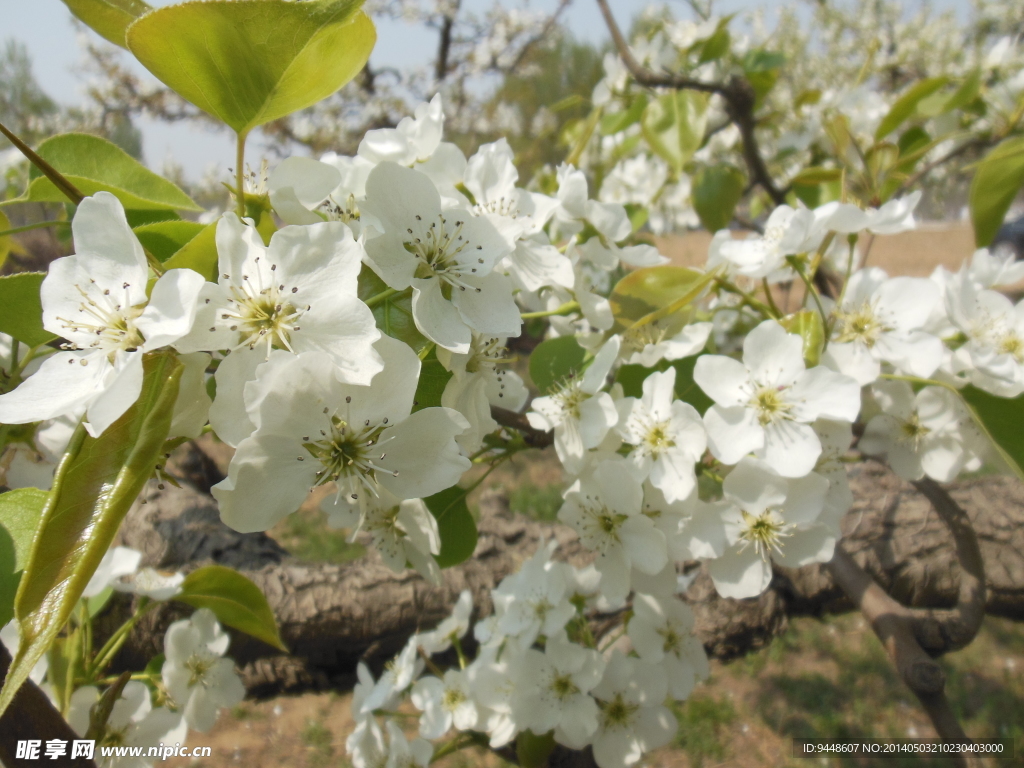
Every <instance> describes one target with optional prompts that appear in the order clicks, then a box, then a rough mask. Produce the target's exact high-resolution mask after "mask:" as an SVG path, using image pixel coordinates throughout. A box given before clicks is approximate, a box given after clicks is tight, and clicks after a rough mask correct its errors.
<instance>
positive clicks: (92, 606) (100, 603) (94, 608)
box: [85, 587, 114, 619]
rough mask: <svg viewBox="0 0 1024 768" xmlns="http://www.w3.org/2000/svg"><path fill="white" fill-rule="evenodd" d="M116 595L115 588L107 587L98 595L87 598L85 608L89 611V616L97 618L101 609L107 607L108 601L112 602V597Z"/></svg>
mask: <svg viewBox="0 0 1024 768" xmlns="http://www.w3.org/2000/svg"><path fill="white" fill-rule="evenodd" d="M113 596H114V588H113V587H106V588H104V590H103V591H102V592H100V593H99V594H98V595H93V596H92V597H87V598H85V609H86V611H88V613H89V618H90V619H92V618H95V617H96V616H97V615H98V614H99V612H100V611H102V610H103V609H104V608H106V607H107V603H109V602H110V598H111V597H113Z"/></svg>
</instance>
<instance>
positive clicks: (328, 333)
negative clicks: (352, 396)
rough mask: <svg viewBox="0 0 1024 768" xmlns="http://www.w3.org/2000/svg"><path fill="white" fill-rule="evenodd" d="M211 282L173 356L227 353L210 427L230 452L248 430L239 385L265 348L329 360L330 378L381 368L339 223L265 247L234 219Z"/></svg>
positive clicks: (251, 375)
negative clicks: (179, 353) (314, 354)
mask: <svg viewBox="0 0 1024 768" xmlns="http://www.w3.org/2000/svg"><path fill="white" fill-rule="evenodd" d="M217 252H218V269H219V276H218V282H217V283H216V284H214V283H207V284H206V285H205V287H204V289H203V293H202V296H203V302H202V304H201V305H200V309H199V312H198V316H197V318H196V323H195V327H194V329H193V330H192V332H191V333H190V334H189V335H188V336H186V337H185V338H183V339H181V340H179V341H178V342H177V344H176V346H177V348H178V349H179V350H181V351H182V352H194V351H197V350H209V351H216V350H229V354H228V355H227V357H226V358H225V359H224V360H222V361H221V363H220V366H219V367H218V368H217V374H216V379H217V398H216V400H215V401H214V403H213V406H212V407H211V409H210V423H211V424H212V426H213V428H214V429H215V430H216V432H217V434H218V436H219V437H220V438H221V439H222V440H224V441H226V442H227V443H228V444H229V445H232V446H236V447H237V445H238V443H239V442H241V441H242V440H244V439H245V438H246V437H248V436H249V434H251V432H252V423H251V422H250V421H249V419H248V418H246V410H245V397H244V395H243V392H244V389H245V386H246V383H247V382H250V381H252V380H254V379H255V378H256V368H257V367H258V366H259V365H260V364H261V363H264V362H266V361H268V360H269V359H270V357H271V352H272V350H285V351H287V352H289V353H292V354H301V353H303V352H312V351H318V352H323V353H324V354H326V355H329V356H330V358H331V364H332V368H333V370H334V371H335V376H336V377H337V378H338V380H339V381H342V382H345V383H349V384H369V383H370V380H371V379H372V378H373V376H374V375H375V374H376V373H377V372H379V371H380V370H381V368H382V366H383V363H382V361H381V358H380V356H379V355H378V354H377V352H376V351H374V348H373V343H374V342H375V341H376V340H377V339H379V338H380V335H381V334H380V331H379V330H377V327H376V324H375V322H374V318H373V313H372V312H371V311H370V308H369V307H367V306H366V305H365V304H363V302H361V301H360V300H359V298H358V297H357V295H356V294H357V282H356V281H357V278H358V275H359V269H360V267H361V265H362V258H363V254H364V252H363V249H362V246H360V245H359V244H358V243H357V242H356V241H355V240H354V239H353V238H352V233H351V231H350V230H349V229H348V228H347V227H346V226H345V225H344V224H341V223H338V222H320V223H318V224H311V225H309V226H302V227H285V228H284V229H282V230H279V231H278V232H275V233H274V235H273V237H272V238H271V239H270V245H269V246H265V245H264V244H263V240H262V238H261V237H260V234H259V232H257V231H256V228H255V227H254V226H253V225H252V223H251V222H242V221H241V220H239V219H238V217H237V216H235V215H234V214H233V213H227V214H225V215H224V216H223V217H222V218H221V220H220V222H218V224H217Z"/></svg>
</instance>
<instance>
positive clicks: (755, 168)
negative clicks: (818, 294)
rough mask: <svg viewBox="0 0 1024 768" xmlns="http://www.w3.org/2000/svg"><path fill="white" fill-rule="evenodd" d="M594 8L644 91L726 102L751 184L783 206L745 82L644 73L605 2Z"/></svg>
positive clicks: (753, 98)
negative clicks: (690, 94) (665, 91)
mask: <svg viewBox="0 0 1024 768" xmlns="http://www.w3.org/2000/svg"><path fill="white" fill-rule="evenodd" d="M597 5H598V7H599V8H600V9H601V15H602V16H604V20H605V24H607V26H608V31H609V33H611V36H612V41H613V42H614V43H615V48H616V50H617V51H618V54H619V57H620V58H621V59H622V62H623V63H624V64H625V65H626V69H628V70H629V72H630V74H631V75H633V79H634V80H636V81H637V83H639V84H640V85H642V86H645V87H647V88H674V89H675V90H688V91H701V92H702V93H717V94H718V95H719V96H721V97H722V98H723V99H724V100H725V113H726V114H727V115H728V116H729V119H730V120H731V121H732V122H733V123H735V125H736V127H737V128H738V129H739V132H740V139H741V141H742V143H743V160H744V162H746V164H747V171H748V173H749V174H750V179H751V181H752V182H753V183H755V184H758V185H759V186H760V187H761V188H762V189H763V190H764V191H765V192H766V193H767V194H768V196H769V197H770V198H771V199H772V202H774V203H775V204H776V205H781V204H782V203H784V202H785V200H786V192H787V191H788V190H786V189H779V188H778V187H777V186H776V184H775V181H774V180H773V179H772V177H771V174H770V173H769V172H768V167H767V165H765V162H764V158H762V157H761V149H760V147H759V146H758V143H757V136H756V135H755V129H756V127H757V120H756V119H755V118H754V104H755V101H756V94H755V93H754V89H753V87H751V85H750V83H749V82H748V81H747V80H746V78H743V77H740V76H738V75H734V76H733V77H732V78H730V79H729V82H728V83H708V82H704V81H702V80H693V79H691V78H688V77H683V76H682V75H677V74H675V73H672V72H664V73H658V72H654V71H652V70H650V69H647V68H646V67H644V66H643V65H642V64H641V63H640V62H639V61H637V60H636V57H635V56H633V52H632V51H631V50H630V48H629V43H628V42H627V41H626V38H625V37H624V36H623V34H622V31H621V30H620V29H619V25H618V24H617V23H616V21H615V17H614V16H613V15H612V12H611V9H610V8H609V7H608V0H597Z"/></svg>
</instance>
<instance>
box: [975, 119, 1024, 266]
mask: <svg viewBox="0 0 1024 768" xmlns="http://www.w3.org/2000/svg"><path fill="white" fill-rule="evenodd" d="M1021 187H1024V136H1017V137H1015V138H1012V139H1006V140H1005V141H1004V142H1002V143H1001V144H999V145H998V146H997V147H996V148H995V149H993V150H992V151H991V152H989V153H988V156H987V157H986V158H985V159H984V160H982V161H981V164H980V165H979V166H978V170H977V171H975V173H974V179H972V180H971V193H970V198H969V204H970V208H971V222H972V223H973V224H974V242H975V244H976V245H977V246H978V247H979V248H985V247H986V246H988V245H989V244H990V243H991V242H992V240H993V238H995V236H996V232H998V231H999V227H1001V226H1002V224H1003V219H1004V218H1005V217H1006V212H1007V211H1008V210H1010V205H1011V204H1012V203H1013V199H1014V198H1015V197H1016V196H1017V193H1018V192H1019V191H1020V189H1021Z"/></svg>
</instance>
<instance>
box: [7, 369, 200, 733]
mask: <svg viewBox="0 0 1024 768" xmlns="http://www.w3.org/2000/svg"><path fill="white" fill-rule="evenodd" d="M143 368H144V376H143V382H142V392H141V393H140V395H139V399H138V400H137V401H136V402H135V403H134V404H133V405H132V406H131V407H130V408H129V409H128V410H127V411H126V412H125V413H124V415H123V416H121V418H120V419H118V420H117V421H115V422H114V423H113V424H111V425H110V426H109V427H107V429H106V431H104V432H103V434H102V435H100V436H99V437H98V438H93V437H90V436H88V435H86V433H85V430H84V429H83V428H82V427H79V428H78V430H76V432H75V435H74V436H73V437H72V439H71V442H70V444H69V445H68V449H67V452H66V453H65V454H64V456H63V458H62V459H61V460H60V463H59V464H58V465H57V470H56V473H55V475H54V481H53V488H52V489H51V490H50V493H49V494H48V496H47V499H46V504H45V506H44V507H43V511H42V516H41V519H40V523H39V530H38V532H37V533H36V535H35V539H34V541H33V543H32V551H31V553H30V554H29V559H28V563H27V565H26V567H25V571H24V573H23V575H22V578H21V584H20V585H19V587H18V594H17V597H16V598H15V603H14V612H15V617H16V618H17V620H18V626H19V629H20V632H21V640H22V642H21V646H20V648H19V649H18V654H17V656H16V657H15V659H14V661H13V663H12V664H11V667H10V670H9V672H8V674H7V679H6V680H5V681H4V687H3V690H2V691H0V714H2V713H3V711H4V710H5V709H7V706H8V705H9V704H10V703H11V700H12V699H13V698H14V694H15V693H16V692H17V690H18V688H20V687H21V685H22V683H24V682H25V680H26V679H27V678H28V675H29V672H31V671H32V667H33V666H35V664H36V662H37V661H39V659H40V658H41V657H42V655H43V654H44V653H45V652H46V649H47V648H49V647H50V645H51V644H52V643H53V641H54V639H55V638H56V637H57V634H58V633H59V632H60V630H61V628H62V627H63V626H64V625H65V624H66V623H67V621H68V619H69V618H70V617H71V614H72V612H73V610H74V608H75V605H76V604H77V602H78V600H79V598H80V597H81V596H82V591H83V590H84V589H85V587H86V584H88V583H89V579H90V578H92V575H93V573H94V572H95V570H96V566H98V565H99V562H100V560H101V559H102V558H103V555H105V554H106V552H107V550H108V549H109V548H110V545H111V544H112V543H113V540H114V536H115V535H116V534H117V529H118V528H119V527H120V525H121V521H122V520H123V519H124V516H125V515H126V514H127V513H128V509H129V507H131V505H132V503H133V502H134V501H135V499H136V498H137V497H138V495H139V492H140V491H141V490H142V487H143V485H144V484H145V482H146V480H147V479H149V477H150V476H151V475H152V474H153V468H154V467H155V465H156V463H157V460H158V459H159V458H160V457H161V456H162V455H163V446H164V442H165V441H166V439H167V433H168V431H169V430H170V426H171V414H172V412H173V410H174V403H175V400H176V399H177V396H178V381H179V379H180V378H181V372H182V369H183V366H182V364H181V363H180V362H179V361H178V359H177V357H175V356H174V355H172V354H168V353H157V354H152V355H147V357H146V359H145V360H144V363H143Z"/></svg>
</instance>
